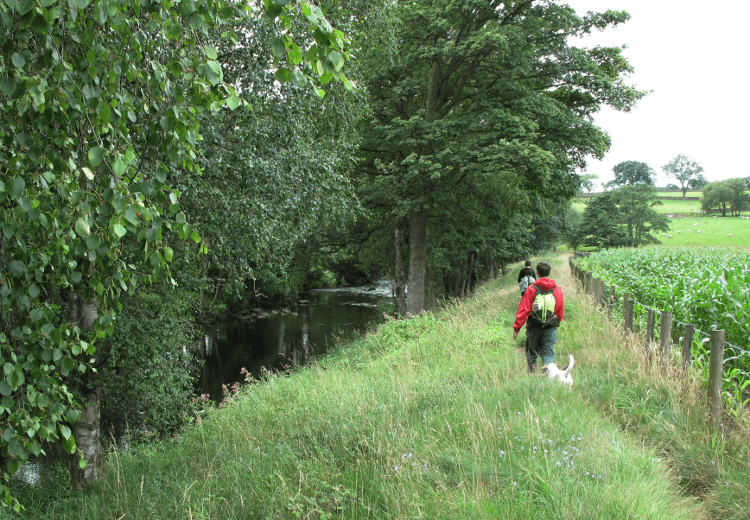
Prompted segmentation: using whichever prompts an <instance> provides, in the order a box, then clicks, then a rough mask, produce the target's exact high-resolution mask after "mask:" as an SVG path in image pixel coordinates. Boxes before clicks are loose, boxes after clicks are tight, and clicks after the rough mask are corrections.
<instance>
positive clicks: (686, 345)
mask: <svg viewBox="0 0 750 520" xmlns="http://www.w3.org/2000/svg"><path fill="white" fill-rule="evenodd" d="M694 337H695V325H693V324H691V323H688V324H687V325H685V335H684V336H683V338H682V370H683V372H685V373H687V369H688V367H689V366H690V363H691V362H692V360H693V338H694Z"/></svg>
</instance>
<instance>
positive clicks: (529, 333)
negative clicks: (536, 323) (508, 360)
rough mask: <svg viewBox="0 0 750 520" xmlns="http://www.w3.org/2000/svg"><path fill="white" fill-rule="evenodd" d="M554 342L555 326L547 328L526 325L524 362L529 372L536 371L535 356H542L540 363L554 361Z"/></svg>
mask: <svg viewBox="0 0 750 520" xmlns="http://www.w3.org/2000/svg"><path fill="white" fill-rule="evenodd" d="M556 342H557V327H550V328H548V329H540V328H536V327H528V328H527V329H526V363H527V365H528V367H529V372H534V371H536V361H537V358H542V365H547V364H549V363H554V362H555V343H556Z"/></svg>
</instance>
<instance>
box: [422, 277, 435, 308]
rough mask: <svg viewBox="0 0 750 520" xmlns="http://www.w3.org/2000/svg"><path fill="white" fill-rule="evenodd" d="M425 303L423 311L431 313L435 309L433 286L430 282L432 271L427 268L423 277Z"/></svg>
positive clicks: (431, 281)
mask: <svg viewBox="0 0 750 520" xmlns="http://www.w3.org/2000/svg"><path fill="white" fill-rule="evenodd" d="M424 286H425V291H424V292H425V303H424V310H426V311H431V310H432V309H434V308H435V304H436V302H435V284H434V283H433V280H432V269H429V268H427V269H426V270H425V275H424Z"/></svg>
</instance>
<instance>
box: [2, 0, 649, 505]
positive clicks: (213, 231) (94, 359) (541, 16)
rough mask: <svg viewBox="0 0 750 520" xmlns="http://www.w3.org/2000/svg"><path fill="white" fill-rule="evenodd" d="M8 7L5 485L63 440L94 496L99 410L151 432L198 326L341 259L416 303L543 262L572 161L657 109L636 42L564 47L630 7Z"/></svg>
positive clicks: (181, 376) (405, 307)
mask: <svg viewBox="0 0 750 520" xmlns="http://www.w3.org/2000/svg"><path fill="white" fill-rule="evenodd" d="M0 15H1V16H0V23H1V24H2V29H3V33H2V36H0V46H2V48H3V56H2V60H0V104H1V105H2V108H3V111H4V117H3V119H2V121H1V122H0V139H1V140H0V154H1V155H0V167H1V168H2V171H1V175H2V177H1V178H0V227H2V231H3V232H2V234H0V240H2V243H1V244H0V247H1V248H0V297H1V298H2V299H1V301H0V304H1V305H2V309H1V310H2V328H1V329H0V356H1V358H2V359H0V365H2V367H3V373H2V377H1V378H0V395H1V396H2V398H1V401H0V404H1V405H2V434H1V435H0V448H1V449H2V459H3V463H4V464H3V470H2V471H3V477H4V478H6V479H7V477H8V475H10V474H12V473H14V472H15V471H17V470H18V468H19V465H20V463H21V462H23V461H25V460H28V458H29V457H30V456H39V455H42V454H43V453H44V449H45V448H44V446H46V445H47V443H55V442H59V443H60V444H61V445H62V446H63V448H64V449H65V451H67V452H69V453H73V454H75V455H76V459H75V461H76V464H75V465H74V468H77V469H76V471H75V473H74V475H75V479H76V482H77V483H79V484H84V483H86V482H88V481H89V480H90V479H92V478H93V477H94V476H95V472H96V470H97V469H98V468H99V467H100V462H101V461H102V457H101V452H100V445H99V434H100V433H101V428H100V423H99V419H100V417H101V410H100V408H99V405H100V404H101V406H102V407H104V408H105V409H106V410H108V411H109V412H108V413H110V414H115V413H117V414H122V415H125V416H127V415H128V414H132V416H133V417H134V416H135V413H136V412H135V411H134V410H138V409H140V410H141V411H142V410H143V409H147V410H149V413H150V414H151V416H153V422H154V423H155V424H156V423H159V420H160V417H163V414H162V411H160V410H162V409H166V408H168V407H167V406H164V403H165V401H164V400H165V399H167V396H169V395H171V396H172V397H170V399H173V400H174V402H177V401H179V400H185V401H187V399H185V398H186V396H187V395H189V392H190V384H189V383H190V378H189V370H188V369H187V368H186V367H188V366H189V365H188V363H187V361H186V360H185V359H184V358H183V357H182V356H183V354H182V353H184V345H185V344H186V343H187V342H189V341H190V338H191V336H192V335H193V333H194V330H195V325H196V323H197V322H196V320H195V319H194V318H195V317H200V316H204V317H207V316H208V315H210V313H211V312H212V311H213V312H221V310H222V309H224V308H226V306H228V305H232V304H235V303H237V302H245V303H246V304H247V303H248V302H250V301H252V300H253V299H263V298H270V297H271V296H272V295H285V294H286V295H290V294H293V293H294V291H295V290H299V288H301V287H304V286H305V284H306V283H307V282H308V281H309V279H308V275H309V273H311V272H315V271H316V270H319V269H320V268H321V266H323V267H331V266H332V265H334V264H333V263H332V262H337V263H338V264H339V265H343V264H349V265H356V267H357V269H359V270H361V271H364V272H369V273H371V274H385V273H389V274H391V275H392V276H393V277H394V278H395V280H396V293H397V296H398V301H399V312H400V313H401V314H405V313H407V312H411V313H418V312H421V311H422V310H423V309H427V308H429V307H430V305H431V302H432V301H433V300H434V299H435V297H437V296H440V295H443V294H452V295H456V296H460V295H463V294H464V293H465V292H466V291H467V290H468V289H469V288H470V287H471V285H472V283H473V280H474V279H475V278H476V276H477V273H481V272H484V273H486V274H487V275H492V274H494V272H495V271H496V270H497V269H498V268H502V266H503V264H504V263H505V262H508V261H512V260H515V259H517V258H520V257H522V256H525V255H527V254H529V253H531V252H533V251H535V250H539V249H543V248H546V247H548V246H549V245H551V244H552V243H553V241H554V240H556V239H557V238H558V237H559V235H560V233H561V232H562V231H563V230H564V229H565V227H566V212H567V210H568V208H569V200H570V198H571V197H572V196H573V195H574V194H575V193H576V192H577V191H578V189H579V186H580V182H581V179H580V178H579V176H578V175H577V174H576V171H578V169H580V168H582V167H584V166H585V160H586V157H587V156H589V155H592V156H594V157H602V156H603V154H604V153H605V152H606V151H607V149H608V148H609V138H608V136H607V134H606V133H605V132H604V131H603V130H602V129H600V128H598V127H597V126H596V125H595V124H594V122H593V115H594V114H595V113H596V112H597V111H598V110H599V109H600V108H601V107H602V106H603V105H609V106H611V107H613V108H615V109H618V110H629V109H630V108H632V106H633V105H634V104H635V102H636V101H637V100H638V99H639V98H641V97H642V96H643V93H642V92H640V91H638V90H635V89H633V88H631V87H629V86H627V85H626V84H625V82H624V78H625V77H626V76H627V75H628V74H629V73H630V72H631V67H630V66H629V64H628V63H627V60H626V59H625V58H624V57H623V55H622V49H621V48H618V47H595V48H582V47H576V46H573V45H571V44H570V43H569V42H570V41H572V40H573V38H571V37H575V36H582V35H585V34H587V33H590V32H591V31H594V30H603V29H605V28H607V27H612V26H616V25H618V24H620V23H623V22H625V21H626V20H627V19H628V15H627V13H624V12H615V11H608V12H606V13H588V14H587V15H585V16H578V15H577V14H576V13H575V11H574V10H573V9H572V8H570V7H568V6H566V5H562V4H558V3H556V2H536V1H531V0H511V1H507V0H506V1H500V0H490V1H486V2H485V1H483V2H475V1H472V0H459V1H453V0H451V1H448V0H415V1H410V2H388V1H383V2H372V1H368V2H364V1H362V0H333V1H331V2H328V11H327V12H326V13H324V12H323V10H322V9H321V7H320V6H318V5H316V3H314V2H305V1H302V0H298V1H296V2H294V1H289V0H265V1H264V8H263V9H261V10H259V9H257V8H256V7H254V4H247V5H245V4H236V3H223V2H208V1H205V2H204V1H202V0H195V1H192V2H182V3H179V4H173V3H171V2H160V1H133V2H130V1H128V0H125V1H122V0H118V1H116V2H115V1H113V0H72V1H71V2H69V3H68V5H67V6H65V7H61V6H57V5H56V4H50V3H49V2H42V1H37V0H21V1H18V2H13V3H12V4H7V5H6V4H4V5H3V7H2V12H0ZM347 51H351V52H352V54H353V55H354V56H356V58H357V59H356V60H352V61H351V62H349V63H348V64H347V65H346V67H344V65H345V63H346V62H347V58H348V54H347ZM344 72H346V74H344ZM355 84H357V85H358V88H356V89H355V88H354V85H355ZM632 233H633V234H634V236H635V235H636V234H637V233H638V231H637V229H636V227H634V228H633V231H632ZM407 283H408V285H409V299H408V301H407V300H406V298H405V291H404V288H405V285H406V284H407ZM157 380H158V381H160V383H159V384H154V382H155V381H157ZM148 392H152V393H151V394H149V393H148ZM129 403H130V404H129ZM132 403H137V406H138V407H139V408H134V406H133V404H132ZM152 412H153V413H152ZM163 413H169V412H168V411H166V410H163ZM160 414H162V415H160ZM163 428H164V429H167V428H169V426H167V425H165V426H163ZM3 489H4V490H5V503H12V498H11V497H10V495H9V492H8V488H7V487H4V488H3Z"/></svg>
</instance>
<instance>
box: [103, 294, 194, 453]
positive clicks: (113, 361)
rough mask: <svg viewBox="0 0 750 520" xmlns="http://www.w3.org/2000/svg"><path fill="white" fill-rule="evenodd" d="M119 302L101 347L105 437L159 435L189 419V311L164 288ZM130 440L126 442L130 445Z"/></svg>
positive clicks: (191, 375)
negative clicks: (111, 328)
mask: <svg viewBox="0 0 750 520" xmlns="http://www.w3.org/2000/svg"><path fill="white" fill-rule="evenodd" d="M159 289H160V290H159V292H142V291H139V292H138V293H137V294H136V295H135V296H134V297H130V298H126V299H124V300H123V301H122V304H123V310H122V311H121V312H120V313H119V314H118V315H117V327H116V328H115V331H114V333H113V334H112V335H111V336H110V337H108V338H107V340H106V341H104V342H103V344H102V345H101V354H100V358H101V361H100V364H99V366H98V370H99V373H100V374H101V388H102V424H103V425H104V427H105V428H106V429H110V428H112V429H113V431H112V432H111V433H114V434H120V433H122V431H123V429H124V428H128V429H130V430H131V432H133V433H137V432H139V433H141V434H142V435H147V434H148V433H153V434H156V435H157V436H159V437H161V436H165V435H167V434H169V433H173V432H175V431H176V430H178V429H179V428H180V427H181V426H182V425H184V424H187V423H189V422H191V421H192V420H193V411H194V409H193V406H192V401H191V397H192V396H193V395H194V393H195V383H196V382H197V374H198V369H199V363H198V361H197V360H196V359H195V358H194V357H193V355H192V350H193V348H194V345H195V343H196V342H197V341H200V337H199V334H198V333H199V330H197V327H196V326H195V324H194V323H193V321H192V319H191V318H190V317H191V316H193V315H194V314H195V313H194V309H193V308H191V307H190V306H188V305H185V300H184V299H183V298H182V297H181V295H180V293H177V292H176V291H175V290H170V288H167V287H159ZM134 440H136V439H131V442H132V441H134Z"/></svg>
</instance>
